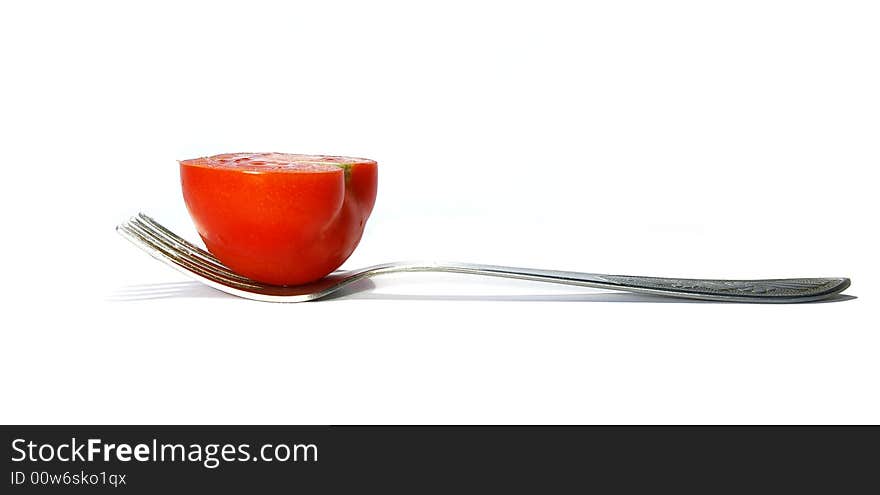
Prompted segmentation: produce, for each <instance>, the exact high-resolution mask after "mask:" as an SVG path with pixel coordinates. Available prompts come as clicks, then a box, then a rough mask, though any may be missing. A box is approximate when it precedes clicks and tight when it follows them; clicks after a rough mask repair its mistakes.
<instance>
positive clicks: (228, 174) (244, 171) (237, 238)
mask: <svg viewBox="0 0 880 495" xmlns="http://www.w3.org/2000/svg"><path fill="white" fill-rule="evenodd" d="M349 166H350V168H349V170H348V172H346V171H345V170H344V169H343V168H340V167H336V166H330V167H325V169H322V170H317V171H296V170H294V171H291V170H286V169H267V170H260V169H256V170H255V169H252V168H251V169H249V168H235V167H211V166H204V164H203V163H201V162H199V159H196V160H184V161H182V162H180V177H181V186H182V189H183V198H184V202H185V203H186V207H187V209H188V210H189V212H190V216H191V217H192V219H193V221H194V223H195V225H196V228H197V230H198V232H199V235H200V236H201V238H202V240H203V241H204V243H205V246H207V248H208V251H210V252H211V253H212V254H213V255H214V256H216V257H217V258H218V259H219V260H220V261H221V262H222V263H223V264H224V265H226V266H227V267H229V268H230V269H231V270H232V271H234V272H236V273H238V274H241V275H244V276H245V277H248V278H251V279H253V280H257V281H260V282H264V283H267V284H273V285H299V284H305V283H308V282H313V281H315V280H318V279H320V278H323V277H324V276H326V275H327V274H329V273H331V272H332V271H334V270H336V269H337V268H339V266H340V265H342V263H343V262H345V260H346V259H348V257H349V256H350V255H351V253H352V252H353V251H354V249H355V247H357V245H358V243H359V242H360V239H361V236H362V234H363V230H364V226H365V224H366V221H367V219H368V218H369V216H370V213H371V212H372V210H373V205H374V203H375V201H376V187H377V179H378V170H377V169H378V167H377V165H376V162H374V161H372V160H360V161H358V162H356V163H354V164H351V165H349Z"/></svg>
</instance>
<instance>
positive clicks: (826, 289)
mask: <svg viewBox="0 0 880 495" xmlns="http://www.w3.org/2000/svg"><path fill="white" fill-rule="evenodd" d="M116 231H117V232H119V233H120V234H121V235H122V236H123V237H125V238H126V239H128V240H129V241H131V242H132V243H134V245H136V246H137V247H139V248H141V249H143V250H144V251H146V252H147V253H148V254H149V255H150V256H152V257H154V258H156V259H157V260H159V261H162V262H163V263H165V264H167V265H169V266H171V267H172V268H175V269H177V270H178V271H180V272H182V273H184V274H185V275H187V276H189V277H191V278H193V279H196V280H198V281H200V282H203V283H204V284H206V285H209V286H211V287H213V288H215V289H217V290H220V291H223V292H226V293H227V294H232V295H234V296H239V297H244V298H246V299H253V300H255V301H269V302H303V301H313V300H315V299H320V298H322V297H326V296H328V295H330V294H333V293H334V292H337V291H339V290H341V289H343V288H345V287H347V286H349V285H351V284H353V283H355V282H357V281H359V280H363V279H366V278H370V277H375V276H376V275H382V274H385V273H398V272H447V273H464V274H470V275H486V276H490V277H504V278H515V279H522V280H535V281H539V282H551V283H557V284H564V285H577V286H581V287H593V288H597V289H613V290H620V291H627V292H636V293H642V294H656V295H661V296H671V297H679V298H687V299H700V300H707V301H728V302H753V303H754V302H759V303H798V302H808V301H818V300H822V299H828V298H830V297H833V296H834V295H836V294H838V293H840V292H842V291H843V290H844V289H846V288H847V287H849V284H850V281H849V279H848V278H787V279H766V280H708V279H686V278H660V277H637V276H630V275H603V274H597V273H578V272H564V271H556V270H536V269H532V268H514V267H507V266H493V265H477V264H471V263H456V262H444V263H439V262H398V263H385V264H382V265H375V266H369V267H366V268H361V269H358V270H350V271H336V272H333V273H331V274H330V275H328V276H326V277H324V278H323V279H321V280H318V281H317V282H312V283H309V284H305V285H298V286H285V287H280V286H274V285H267V284H263V283H260V282H256V281H254V280H251V279H248V278H245V277H242V276H241V275H238V274H236V273H234V272H233V271H232V270H230V269H229V268H227V267H225V266H223V264H222V263H220V261H219V260H218V259H217V258H215V257H214V256H213V255H211V253H209V252H207V251H205V250H203V249H201V248H199V247H198V246H196V245H195V244H192V243H190V242H189V241H187V240H186V239H184V238H182V237H180V236H179V235H177V234H175V233H174V232H171V231H170V230H168V229H167V228H165V227H163V226H162V225H160V224H159V222H157V221H155V220H153V219H152V218H150V217H149V216H147V215H145V214H143V213H140V214H138V215H137V216H135V217H132V218H131V219H129V220H128V221H126V222H123V223H122V224H120V225H118V226H117V227H116Z"/></svg>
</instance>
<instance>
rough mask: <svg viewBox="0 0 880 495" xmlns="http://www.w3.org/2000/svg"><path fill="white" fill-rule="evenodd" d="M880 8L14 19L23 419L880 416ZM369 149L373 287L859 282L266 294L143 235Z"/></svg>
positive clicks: (243, 8) (18, 374) (168, 13)
mask: <svg viewBox="0 0 880 495" xmlns="http://www.w3.org/2000/svg"><path fill="white" fill-rule="evenodd" d="M878 13H880V12H878V7H877V4H876V3H873V2H847V1H834V2H831V1H828V2H804V1H791V2H785V1H759V2H750V1H739V2H698V1H694V2H650V1H646V2H633V1H624V2H594V3H585V2H551V1H540V2H477V1H468V2H455V1H444V2H436V3H434V4H428V3H420V2H302V3H299V4H296V3H291V2H278V3H272V2H256V1H248V2H238V3H230V2H173V3H172V2H169V3H168V4H164V3H159V2H142V3H140V4H135V3H133V2H88V1H83V2H55V3H48V2H28V3H24V2H21V3H19V4H18V5H10V4H4V6H3V7H0V46H2V52H0V54H2V67H0V71H2V78H0V90H2V91H0V103H2V105H0V139H2V148H0V152H2V160H3V173H2V177H3V179H2V182H0V184H2V195H0V201H2V215H3V241H2V247H0V249H2V260H3V261H4V266H3V277H2V282H3V285H4V287H3V288H2V289H0V290H2V301H3V309H2V321H3V324H2V330H0V335H2V344H0V352H2V360H0V377H2V378H0V385H2V386H0V390H2V393H3V397H4V399H3V406H2V407H0V422H4V423H5V422H13V423H41V422H60V423H294V424H298V423H316V424H326V423H521V422H525V423H813V422H816V423H863V422H864V423H876V422H878V421H880V394H878V393H877V387H878V378H880V358H878V355H880V354H878V352H880V331H878V325H877V318H878V304H877V297H878V295H880V288H878V284H880V279H878V276H880V274H878V263H877V261H876V258H877V253H878V243H877V234H876V226H877V222H876V212H877V199H876V194H877V180H876V178H875V172H874V170H875V169H876V167H877V165H878V158H880V146H878V144H880V143H878V136H880V117H878V116H880V90H878V88H880V68H878V67H880V64H878V60H880V53H878V52H880V30H878V29H877V27H878V26H880V15H878ZM233 151H285V152H301V153H327V154H348V155H355V156H366V157H370V158H374V159H376V160H378V161H379V162H380V185H379V189H380V190H379V199H378V202H377V204H376V208H375V210H374V212H373V216H372V218H371V220H370V222H369V223H368V225H367V232H366V234H365V236H364V239H363V241H362V243H361V245H360V247H359V248H358V250H357V251H356V252H355V254H354V255H353V256H352V258H351V259H350V260H349V262H348V263H347V264H346V266H350V267H358V266H364V265H369V264H374V263H379V262H384V261H392V260H400V259H450V260H460V261H472V262H485V263H494V264H510V265H514V266H530V267H541V268H558V269H567V270H578V271H594V272H605V273H628V274H640V275H661V276H662V275H669V276H682V277H684V276H690V277H709V278H714V277H719V278H720V277H729V278H737V277H740V278H762V277H789V276H792V277H796V276H849V277H851V278H852V279H853V286H852V288H851V289H849V290H848V291H847V293H848V294H849V295H851V296H856V297H855V298H850V299H848V300H843V301H839V302H833V303H823V304H807V305H796V306H775V305H724V304H701V303H677V302H673V301H671V300H664V299H659V300H658V299H652V298H639V297H631V296H621V295H617V294H611V293H602V292H598V291H590V290H584V289H577V288H559V287H549V286H544V285H540V284H534V283H525V282H501V281H497V280H495V281H492V280H482V279H479V278H471V277H467V276H457V277H456V276H445V277H444V276H431V275H407V276H398V277H389V278H383V279H376V280H375V284H374V285H375V286H374V287H373V288H369V287H366V288H364V289H365V290H362V291H360V292H357V293H355V294H352V295H350V296H348V297H344V298H338V299H333V300H329V301H325V302H317V303H307V304H295V305H279V304H267V303H256V302H250V301H245V300H239V299H235V298H232V297H228V296H225V295H223V294H220V293H217V292H215V291H213V290H211V289H208V288H205V287H202V286H199V285H198V284H197V283H194V282H188V281H187V279H186V278H184V277H183V276H181V275H179V274H178V273H177V272H174V271H173V270H171V269H169V268H167V267H165V266H164V265H161V264H159V263H158V262H156V261H154V260H152V259H151V258H149V257H148V256H146V255H145V254H144V253H142V252H140V251H139V250H137V249H135V248H134V247H133V246H131V245H130V244H128V243H127V242H125V240H123V239H122V238H120V237H118V236H116V235H115V233H114V232H113V227H114V225H115V224H116V223H118V222H120V221H122V220H124V219H125V218H127V217H128V216H129V215H132V214H134V213H136V212H137V211H141V210H142V211H145V212H148V213H150V214H152V215H153V216H155V217H156V218H157V219H159V220H160V221H162V222H163V223H166V224H167V225H169V226H171V227H173V228H174V229H175V230H176V231H178V232H180V233H181V234H183V235H185V236H187V237H189V238H195V237H196V236H195V232H194V229H193V227H192V225H191V223H190V221H189V218H188V217H187V214H186V211H185V209H184V207H183V202H182V200H181V196H180V191H179V179H178V175H177V174H178V171H177V163H176V160H178V159H184V158H192V157H196V156H203V155H210V154H215V153H221V152H233Z"/></svg>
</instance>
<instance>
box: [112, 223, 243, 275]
mask: <svg viewBox="0 0 880 495" xmlns="http://www.w3.org/2000/svg"><path fill="white" fill-rule="evenodd" d="M143 217H146V215H144V216H143ZM143 217H141V216H140V215H139V216H138V218H132V219H131V221H130V223H131V224H133V225H136V226H138V227H139V228H140V229H141V230H143V231H145V232H147V233H149V234H150V235H151V236H152V237H154V238H155V239H157V240H159V241H162V243H163V244H165V245H167V246H169V247H171V248H173V249H174V250H175V251H182V252H184V253H186V254H188V255H190V256H191V257H192V258H195V260H197V261H199V262H200V263H201V264H203V265H207V266H209V267H210V268H212V269H213V270H215V271H217V272H219V273H221V274H223V275H224V276H226V277H229V278H233V279H236V280H240V281H242V282H245V283H248V282H253V281H252V280H250V279H249V278H247V277H243V276H241V275H239V274H237V273H235V272H233V271H232V270H230V269H229V268H227V267H226V266H225V265H223V264H222V263H220V262H219V261H217V258H215V257H214V256H213V255H211V254H210V253H208V252H207V251H204V250H202V249H200V248H199V247H198V246H196V245H194V244H192V243H190V242H189V241H187V240H186V239H183V238H182V237H180V236H178V235H177V234H175V233H173V232H171V231H170V230H168V229H166V228H165V227H163V226H161V225H160V224H159V223H158V222H156V221H155V220H152V219H150V221H149V223H147V222H145V221H144V220H143ZM146 218H149V217H146ZM166 233H167V234H166Z"/></svg>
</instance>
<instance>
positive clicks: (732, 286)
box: [603, 275, 839, 297]
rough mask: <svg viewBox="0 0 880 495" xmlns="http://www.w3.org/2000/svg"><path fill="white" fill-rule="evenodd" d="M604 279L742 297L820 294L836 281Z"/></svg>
mask: <svg viewBox="0 0 880 495" xmlns="http://www.w3.org/2000/svg"><path fill="white" fill-rule="evenodd" d="M603 278H604V279H606V280H607V281H608V282H611V283H614V284H625V285H632V286H636V287H641V288H645V289H666V290H675V291H683V292H692V293H702V294H726V295H743V296H770V297H774V296H779V297H791V296H805V295H812V294H820V293H822V292H824V291H825V290H827V289H830V288H831V287H832V286H833V285H837V284H838V283H839V281H838V280H835V279H824V278H818V279H815V278H814V279H784V280H702V279H679V278H656V277H631V276H625V275H614V276H608V275H605V276H603Z"/></svg>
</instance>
